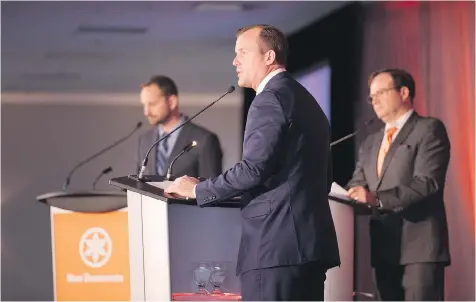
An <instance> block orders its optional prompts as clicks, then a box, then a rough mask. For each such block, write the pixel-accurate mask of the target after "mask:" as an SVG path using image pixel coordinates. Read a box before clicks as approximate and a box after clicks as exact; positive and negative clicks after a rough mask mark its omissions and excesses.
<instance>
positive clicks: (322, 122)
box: [196, 72, 340, 274]
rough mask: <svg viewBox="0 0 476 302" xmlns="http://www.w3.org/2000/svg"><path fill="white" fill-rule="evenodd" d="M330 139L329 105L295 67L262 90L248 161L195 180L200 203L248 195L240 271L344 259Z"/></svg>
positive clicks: (248, 137) (247, 141)
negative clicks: (333, 203)
mask: <svg viewBox="0 0 476 302" xmlns="http://www.w3.org/2000/svg"><path fill="white" fill-rule="evenodd" d="M329 139H330V126H329V122H328V120H327V118H326V116H325V114H324V112H323V111H322V110H321V108H320V107H319V104H318V103H317V102H316V100H315V99H314V97H312V95H311V94H310V93H309V92H308V91H307V90H306V89H305V88H304V87H303V86H301V84H299V83H298V82H297V81H296V80H294V79H293V78H292V77H291V75H290V74H289V73H288V72H282V73H279V74H277V75H276V76H274V77H273V78H271V80H270V81H269V82H268V83H267V84H266V86H265V88H264V90H263V91H262V92H261V93H260V94H258V95H257V96H256V97H255V99H254V100H253V102H252V104H251V106H250V109H249V112H248V119H247V121H246V128H245V134H244V143H243V158H242V160H241V161H240V162H238V163H237V164H236V165H235V166H233V167H232V168H230V169H229V170H228V171H226V172H224V173H223V174H221V175H220V176H218V177H216V178H212V179H208V180H205V181H203V182H201V183H199V184H198V185H197V187H196V195H197V203H198V204H199V205H200V206H206V205H209V204H212V203H214V202H217V201H220V200H226V199H228V198H230V197H233V196H236V195H242V199H243V208H242V211H241V217H242V222H243V223H242V237H241V243H240V249H239V253H238V261H237V269H236V272H237V274H240V273H244V272H246V271H249V270H252V269H260V268H267V267H275V266H287V265H299V264H303V263H307V262H312V261H316V262H320V263H321V264H322V265H323V266H326V267H328V268H329V267H333V266H337V265H339V264H340V259H339V251H338V246H337V237H336V233H335V229H334V223H333V220H332V216H331V211H330V207H329V202H328V197H327V194H328V193H329V190H330V184H331V183H332V179H331V173H330V171H331V168H332V167H331V165H330V164H329V162H330V150H329Z"/></svg>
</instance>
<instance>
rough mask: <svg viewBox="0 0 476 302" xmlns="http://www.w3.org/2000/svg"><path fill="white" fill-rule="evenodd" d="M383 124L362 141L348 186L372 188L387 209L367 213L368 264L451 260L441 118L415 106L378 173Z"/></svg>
mask: <svg viewBox="0 0 476 302" xmlns="http://www.w3.org/2000/svg"><path fill="white" fill-rule="evenodd" d="M383 135H384V129H383V128H382V129H381V130H380V131H378V132H376V133H374V134H372V135H370V136H369V137H367V139H366V140H365V141H364V142H363V144H362V145H361V147H360V151H359V158H358V162H357V165H356V169H355V171H354V174H353V177H352V179H351V181H350V182H349V183H348V184H347V188H350V187H354V186H364V187H366V188H367V189H368V190H369V191H370V192H374V193H375V195H376V196H377V198H378V199H379V200H380V201H381V203H382V208H383V210H384V213H385V214H382V215H377V216H374V217H372V218H371V222H370V235H371V260H372V265H374V266H376V265H379V264H384V263H385V264H395V265H399V264H401V265H404V264H409V263H417V262H444V263H446V264H449V263H450V255H449V243H448V226H447V221H446V213H445V206H444V202H443V192H444V187H445V178H446V171H447V168H448V163H449V159H450V141H449V139H448V135H447V133H446V128H445V126H444V124H443V123H442V122H441V121H440V120H438V119H435V118H430V117H421V116H419V115H418V114H417V113H416V112H414V113H413V114H412V115H411V116H410V118H409V119H408V120H407V122H406V123H405V124H404V126H403V127H402V129H401V130H400V132H399V133H398V135H397V137H396V138H395V140H394V141H393V143H392V144H391V145H390V149H389V151H388V153H387V156H386V157H385V160H384V163H383V166H382V172H381V175H380V177H377V172H376V171H377V156H378V152H379V149H380V145H381V142H382V139H383Z"/></svg>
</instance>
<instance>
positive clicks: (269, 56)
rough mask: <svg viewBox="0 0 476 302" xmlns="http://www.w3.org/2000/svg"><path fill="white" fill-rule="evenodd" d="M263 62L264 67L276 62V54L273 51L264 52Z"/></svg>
mask: <svg viewBox="0 0 476 302" xmlns="http://www.w3.org/2000/svg"><path fill="white" fill-rule="evenodd" d="M264 61H265V63H266V65H271V64H274V63H275V62H276V53H275V52H274V50H272V49H270V50H268V51H267V52H266V54H265V55H264Z"/></svg>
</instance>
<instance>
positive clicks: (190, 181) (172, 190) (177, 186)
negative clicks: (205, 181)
mask: <svg viewBox="0 0 476 302" xmlns="http://www.w3.org/2000/svg"><path fill="white" fill-rule="evenodd" d="M199 182H200V180H198V179H197V178H195V177H190V176H182V177H179V178H177V179H175V180H174V182H173V183H172V184H171V185H170V186H168V188H167V189H165V193H169V194H175V195H178V196H179V197H183V198H196V196H195V192H194V191H195V190H194V188H195V185H196V184H198V183H199Z"/></svg>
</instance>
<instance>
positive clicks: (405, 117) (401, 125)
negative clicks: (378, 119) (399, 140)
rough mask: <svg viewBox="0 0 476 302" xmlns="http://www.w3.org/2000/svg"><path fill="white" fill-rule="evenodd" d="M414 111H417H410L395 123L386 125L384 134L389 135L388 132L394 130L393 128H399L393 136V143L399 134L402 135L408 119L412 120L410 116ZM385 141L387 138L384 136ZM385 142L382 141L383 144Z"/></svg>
mask: <svg viewBox="0 0 476 302" xmlns="http://www.w3.org/2000/svg"><path fill="white" fill-rule="evenodd" d="M413 111H415V110H414V109H410V110H408V111H407V112H405V114H404V115H402V116H401V117H399V118H398V119H397V120H396V121H395V122H393V123H388V124H385V132H384V133H387V130H388V129H390V128H392V127H397V131H395V133H394V134H393V136H392V142H393V141H394V140H395V138H396V137H397V135H398V133H400V130H401V129H402V128H403V125H405V123H406V122H407V121H408V119H409V118H410V115H412V113H413ZM385 139H386V136H385V135H384V136H383V140H385ZM383 140H382V142H383Z"/></svg>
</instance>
